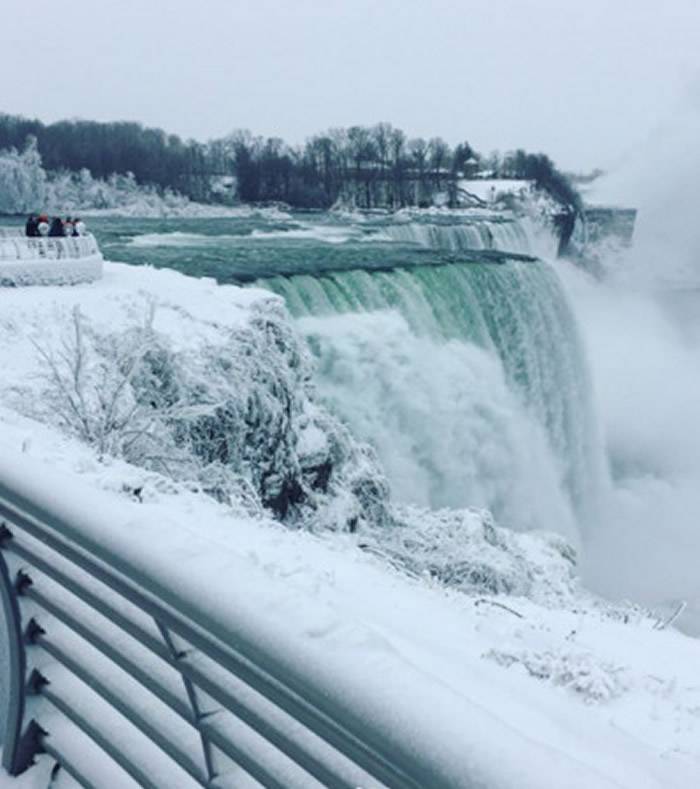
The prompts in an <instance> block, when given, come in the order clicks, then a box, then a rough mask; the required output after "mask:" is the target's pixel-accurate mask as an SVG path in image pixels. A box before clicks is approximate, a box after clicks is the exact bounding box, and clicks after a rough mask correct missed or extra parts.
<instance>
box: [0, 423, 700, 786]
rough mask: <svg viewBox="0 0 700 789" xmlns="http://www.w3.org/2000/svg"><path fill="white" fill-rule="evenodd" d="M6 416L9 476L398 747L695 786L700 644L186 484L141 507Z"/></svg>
mask: <svg viewBox="0 0 700 789" xmlns="http://www.w3.org/2000/svg"><path fill="white" fill-rule="evenodd" d="M10 419H11V421H10ZM0 420H3V421H0V435H1V436H2V438H0V447H1V448H2V453H0V458H1V460H0V475H2V477H3V479H5V480H14V481H15V484H17V485H18V486H19V487H21V488H24V489H26V490H28V491H29V492H30V493H31V492H33V493H35V495H38V496H44V497H45V496H47V495H49V496H50V497H51V499H52V503H53V505H54V506H55V507H57V508H58V509H60V510H61V511H63V512H65V513H66V514H67V515H69V516H70V517H71V519H73V520H75V521H76V522H78V523H80V522H84V521H85V513H86V512H90V513H102V515H100V516H99V517H98V516H97V515H95V517H94V518H93V517H91V518H90V524H86V528H89V529H93V530H94V531H93V537H94V539H97V540H99V541H100V543H101V544H102V545H104V546H105V547H107V548H109V549H110V550H113V551H115V552H116V553H118V554H119V555H121V556H124V557H125V558H126V559H127V560H128V561H129V562H130V563H132V564H134V565H135V566H137V567H139V568H140V569H141V570H144V571H147V572H148V574H149V575H150V576H151V577H152V578H153V579H154V582H155V583H166V584H168V585H169V586H172V587H174V588H175V589H177V590H178V593H179V594H180V595H181V596H182V597H183V598H187V599H189V600H190V601H191V602H192V603H193V605H194V606H195V608H196V609H198V610H200V611H201V613H202V621H203V622H209V623H211V624H213V625H215V626H216V627H217V628H219V629H220V630H221V632H227V630H228V629H230V628H231V627H232V616H234V613H233V612H235V617H236V633H237V638H238V639H239V643H241V639H242V641H243V642H244V643H247V644H248V645H250V646H251V647H253V648H261V649H264V650H265V651H266V652H269V653H271V654H273V655H275V658H276V659H277V660H278V661H279V665H280V666H281V667H282V668H283V670H284V671H285V672H288V673H289V675H291V676H294V677H295V678H297V679H300V678H301V679H305V680H306V681H308V680H310V679H311V678H313V681H314V682H315V683H318V684H319V685H320V686H321V687H322V688H323V689H324V693H325V697H326V698H327V700H328V702H329V704H332V705H337V708H338V709H339V710H345V711H352V713H353V715H355V716H357V719H358V720H360V721H361V722H362V723H363V724H364V725H365V726H366V727H367V728H368V730H369V731H371V732H372V733H375V734H379V735H381V736H384V737H386V738H388V739H389V740H390V741H392V742H395V743H396V747H397V748H398V749H399V750H400V751H410V750H411V749H413V748H415V749H416V750H417V751H418V752H420V753H427V754H429V760H430V761H431V768H432V769H434V770H436V771H437V772H438V774H440V775H442V776H443V777H446V779H447V780H451V781H452V784H453V785H454V786H456V787H459V786H465V787H466V786H482V785H483V786H488V787H490V788H491V787H493V788H495V789H498V788H499V787H504V789H505V788H507V789H510V787H513V789H516V787H517V789H528V788H529V787H532V789H543V788H544V789H546V788H547V787H552V789H554V788H555V787H556V788H557V789H559V787H562V786H567V787H581V789H583V788H584V787H585V789H597V788H598V787H601V788H602V787H617V789H619V788H620V787H630V789H632V787H634V789H646V788H648V789H651V788H652V787H658V789H661V787H664V788H665V787H668V786H677V787H691V786H694V785H696V782H697V781H698V780H699V779H700V747H699V746H698V741H699V738H698V732H699V729H700V720H699V718H698V714H697V709H698V704H699V702H700V695H699V694H700V691H698V688H697V682H696V666H697V661H698V659H699V658H700V647H699V645H698V642H697V641H694V640H692V639H688V638H686V637H684V636H682V635H680V634H678V633H676V632H674V631H670V630H669V631H664V630H661V631H659V630H655V629H653V627H652V623H651V622H650V621H649V620H648V619H646V618H644V617H642V616H641V615H637V616H634V615H632V614H630V615H628V617H627V619H626V620H625V619H623V618H618V617H615V616H612V615H610V614H609V613H608V612H606V611H604V610H602V609H596V608H595V607H594V606H585V605H579V606H577V607H576V609H574V610H571V609H569V610H566V609H558V610H556V609H555V610H552V609H545V608H542V607H541V606H538V605H536V604H535V603H533V602H532V601H529V600H526V599H524V598H518V597H513V598H503V597H494V596H478V597H476V598H474V597H467V596H465V595H462V594H458V593H455V592H450V591H448V590H445V589H443V588H442V587H440V586H439V585H435V584H434V583H433V582H431V581H430V580H429V579H428V578H425V577H419V578H416V579H413V580H412V579H409V578H407V577H406V576H405V575H404V574H403V573H392V572H387V569H386V565H385V563H384V561H383V560H382V559H381V558H378V557H376V556H373V555H368V554H367V552H366V551H364V550H363V549H362V548H361V545H362V541H361V539H360V537H359V536H358V535H345V536H342V537H341V536H338V535H336V536H333V537H331V536H330V535H326V536H323V535H313V534H310V533H308V532H303V531H302V532H298V531H288V530H285V529H283V528H282V527H281V526H279V525H277V524H275V523H272V522H270V521H269V520H268V519H265V518H262V519H251V518H241V517H237V516H236V515H235V514H233V513H232V512H231V510H230V508H228V507H225V506H223V505H221V504H218V503H216V502H214V501H213V500H211V499H207V498H202V497H201V496H199V495H197V494H196V493H193V492H190V491H187V490H183V489H180V490H177V491H175V490H171V491H168V490H166V489H165V488H163V489H161V490H157V489H156V488H155V487H154V486H153V485H151V486H150V488H149V490H148V491H146V492H144V493H142V494H141V496H140V497H137V496H135V495H134V494H133V492H132V490H131V482H132V480H133V475H134V473H135V471H134V469H131V468H129V467H128V466H126V465H125V464H123V463H122V462H119V461H113V462H110V463H108V464H100V463H98V462H96V460H95V458H94V455H92V453H91V452H90V451H89V450H88V449H87V448H85V447H84V446H81V445H79V444H77V443H75V442H74V441H72V440H70V439H66V438H65V437H61V436H60V434H58V433H56V432H54V431H52V430H50V429H49V430H47V429H45V428H40V427H39V426H37V425H36V423H33V422H31V421H29V420H24V419H22V418H20V419H17V418H16V417H11V416H10V414H8V412H6V411H5V412H3V411H0ZM5 420H8V421H5ZM22 447H23V451H21V448H22ZM47 462H48V463H50V466H51V467H50V466H49V465H46V464H47ZM67 471H70V472H71V473H66V472H67ZM76 472H79V473H80V475H81V476H82V480H78V479H77V478H76ZM97 488H99V490H98V489H97ZM156 545H157V546H158V550H157V551H156V550H154V548H153V546H156ZM182 557H187V558H186V559H185V560H184V561H183V559H182Z"/></svg>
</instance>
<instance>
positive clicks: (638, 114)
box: [0, 0, 700, 169]
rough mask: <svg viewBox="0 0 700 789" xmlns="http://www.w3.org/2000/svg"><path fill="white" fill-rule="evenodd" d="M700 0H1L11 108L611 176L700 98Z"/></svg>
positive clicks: (0, 55)
mask: <svg viewBox="0 0 700 789" xmlns="http://www.w3.org/2000/svg"><path fill="white" fill-rule="evenodd" d="M699 86H700V0H374V1H373V2H372V1H371V0H70V2H69V3H67V4H66V3H60V2H55V1H54V2H48V1H47V0H2V4H1V7H0V111H6V112H11V113H20V114H23V115H28V116H31V117H39V118H41V119H42V120H45V121H52V120H57V119H60V118H70V117H81V118H94V119H98V120H116V119H128V120H139V121H142V122H143V123H145V124H147V125H155V126H161V127H163V128H165V129H166V130H168V131H172V132H176V133H178V134H181V135H183V136H184V137H195V138H197V139H208V138H210V137H213V136H219V135H222V134H225V133H226V132H229V131H231V130H232V129H234V128H249V129H251V130H252V131H253V132H256V133H260V134H264V135H276V136H281V137H284V138H285V139H287V140H289V141H290V142H301V141H303V140H304V139H305V137H306V136H308V135H310V134H312V133H314V132H317V131H322V130H324V129H326V128H329V127H332V126H348V125H352V124H355V123H361V124H373V123H376V122H378V121H380V120H386V121H390V122H391V123H393V124H394V125H397V126H400V127H402V128H403V129H404V130H405V131H406V132H407V134H408V135H409V136H419V135H420V136H424V137H430V136H434V135H441V136H443V137H445V139H447V140H448V141H449V142H451V143H456V142H458V141H459V140H461V139H467V140H469V141H470V142H471V143H472V145H474V146H475V147H476V148H477V149H478V150H481V151H482V152H485V153H487V152H489V151H490V150H492V149H494V148H499V149H501V150H507V149H509V148H514V147H516V146H517V147H524V148H527V149H530V150H543V151H545V152H547V153H549V154H550V155H551V156H552V158H553V159H555V161H557V162H558V163H559V164H561V165H562V166H564V167H567V168H575V169H587V168H590V167H593V166H598V165H600V166H604V167H608V166H611V165H614V164H615V163H616V161H618V160H619V159H620V158H622V157H624V155H625V153H626V151H627V150H628V149H629V148H630V147H632V146H634V145H637V144H639V143H641V142H643V140H644V139H645V137H646V136H647V135H649V134H650V133H651V132H652V131H653V130H654V129H655V128H657V127H658V126H659V125H660V124H663V123H667V122H668V119H669V117H672V116H673V115H674V114H675V113H676V112H678V111H679V110H680V108H681V107H683V106H684V104H685V103H688V102H689V101H690V100H691V97H692V96H693V95H694V96H695V97H696V99H697V96H698V95H699V94H700V87H699Z"/></svg>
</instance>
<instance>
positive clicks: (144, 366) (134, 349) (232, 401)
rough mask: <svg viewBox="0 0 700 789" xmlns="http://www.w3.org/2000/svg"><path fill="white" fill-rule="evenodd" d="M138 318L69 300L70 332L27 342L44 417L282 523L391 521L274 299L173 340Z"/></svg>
mask: <svg viewBox="0 0 700 789" xmlns="http://www.w3.org/2000/svg"><path fill="white" fill-rule="evenodd" d="M153 309H154V308H153V307H151V308H150V310H149V311H148V312H147V314H146V315H145V317H144V318H143V319H141V320H139V321H137V322H134V323H132V325H130V326H128V327H126V328H123V327H122V328H121V329H119V330H115V331H107V330H105V329H104V328H101V329H98V328H96V327H95V326H94V325H93V324H92V323H91V322H90V321H89V320H88V319H87V318H86V317H84V316H83V315H82V314H81V313H80V311H79V310H78V309H77V308H76V309H74V310H73V312H72V314H71V318H70V321H69V324H70V329H69V330H68V331H66V332H65V334H64V335H63V336H62V337H60V338H59V339H58V340H54V341H53V342H52V343H51V344H49V345H46V344H41V343H39V342H36V343H35V347H36V350H37V353H38V354H39V356H40V357H41V359H42V361H43V362H44V367H45V370H46V373H45V386H44V391H43V393H42V397H41V398H40V400H39V402H40V403H41V404H42V405H41V406H35V408H37V407H38V408H43V418H45V419H47V420H50V421H52V422H54V423H57V424H59V425H60V426H61V427H63V428H64V429H66V430H68V431H69V432H70V433H72V434H74V435H76V436H78V437H79V438H80V439H81V440H83V441H85V442H86V443H89V444H90V445H92V446H94V447H95V449H96V451H97V452H98V454H99V455H100V456H103V457H104V456H110V455H111V456H115V457H122V458H124V459H126V460H127V461H129V462H130V463H133V464H135V465H138V466H141V467H143V468H146V469H149V470H152V471H157V472H159V473H161V474H165V475H167V476H169V477H170V478H172V479H174V480H179V481H183V482H187V483H188V484H190V485H194V486H196V487H198V488H199V489H201V490H202V491H203V492H206V493H208V494H209V495H212V496H214V497H215V498H217V499H219V500H221V501H226V502H229V503H230V502H233V501H236V502H238V503H241V502H244V504H245V506H246V508H247V509H248V511H259V510H260V508H261V506H262V507H265V508H267V509H268V510H270V511H271V512H273V513H274V514H275V515H276V516H277V517H279V518H281V519H283V520H285V521H286V522H287V523H290V524H295V525H304V526H306V527H308V528H318V529H328V528H332V529H347V530H355V529H357V528H360V527H362V526H364V525H365V524H368V523H370V522H371V523H372V524H374V525H386V524H387V523H388V522H390V520H391V518H390V514H389V504H388V501H389V497H388V485H387V482H386V480H385V478H384V475H383V473H382V472H381V470H380V468H379V466H378V464H377V461H376V458H375V456H374V453H373V452H372V450H370V449H369V447H367V446H363V445H360V444H357V443H356V442H355V441H354V440H353V439H352V437H351V436H350V434H349V433H348V431H347V430H346V429H345V428H344V427H343V426H342V425H341V424H340V423H338V422H337V420H335V419H334V418H333V417H332V416H331V415H330V414H329V413H328V412H327V411H325V410H324V409H323V408H322V407H320V406H319V405H318V404H317V403H316V402H315V400H314V393H313V387H312V385H311V365H310V359H309V356H308V354H307V351H306V348H305V346H304V345H303V343H302V342H301V341H300V339H299V338H298V336H297V335H296V333H295V332H294V330H293V329H292V325H291V323H290V321H289V320H288V317H287V314H286V312H285V310H284V308H283V307H282V306H281V302H277V301H276V300H270V301H267V302H265V304H264V305H263V306H254V307H252V308H251V317H250V320H249V321H248V323H247V325H245V326H243V327H238V328H235V329H232V330H230V331H229V332H228V333H227V336H226V341H225V342H224V343H223V344H219V343H215V344H204V345H202V346H200V347H198V348H197V350H196V351H192V350H180V351H175V350H173V348H172V346H171V343H170V341H169V340H168V338H167V337H165V336H164V335H162V334H159V333H158V332H156V331H155V330H154V329H153V316H154V313H153Z"/></svg>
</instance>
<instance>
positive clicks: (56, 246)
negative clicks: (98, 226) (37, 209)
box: [0, 231, 100, 261]
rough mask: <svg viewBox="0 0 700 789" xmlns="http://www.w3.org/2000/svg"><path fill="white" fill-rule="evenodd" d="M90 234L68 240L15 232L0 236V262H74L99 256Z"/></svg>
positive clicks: (95, 242)
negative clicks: (28, 235)
mask: <svg viewBox="0 0 700 789" xmlns="http://www.w3.org/2000/svg"><path fill="white" fill-rule="evenodd" d="M99 254H100V250H99V247H98V246H97V241H95V237H94V236H93V235H91V234H87V235H84V236H73V237H70V238H60V237H57V238H28V237H27V236H24V235H21V234H20V233H16V232H7V231H6V232H5V233H3V234H1V235H0V261H14V260H39V261H43V260H75V259H76V258H86V257H91V256H95V255H99Z"/></svg>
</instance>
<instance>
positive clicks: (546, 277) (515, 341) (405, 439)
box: [258, 262, 597, 536]
mask: <svg viewBox="0 0 700 789" xmlns="http://www.w3.org/2000/svg"><path fill="white" fill-rule="evenodd" d="M258 284H260V285H262V286H264V287H268V288H270V289H272V290H274V291H275V292H277V293H279V294H280V295H282V296H283V297H284V298H285V300H286V302H287V305H288V307H289V309H290V311H291V312H292V314H293V315H294V316H296V317H297V318H299V319H300V326H301V328H302V330H303V331H304V332H305V333H306V335H307V337H308V339H309V342H310V345H311V348H312V350H313V351H314V353H315V354H316V356H317V357H318V370H319V376H318V386H319V389H320V393H321V395H322V396H323V397H324V398H325V399H326V400H327V401H328V402H329V403H330V405H331V406H332V408H333V409H334V410H335V411H336V412H337V413H338V414H339V415H340V416H342V417H343V418H344V419H345V420H346V421H347V422H348V423H349V425H350V427H351V429H352V430H353V432H354V433H355V434H356V435H357V436H358V437H361V438H363V439H365V440H367V441H369V442H370V443H373V444H374V446H375V447H376V448H377V450H378V451H379V454H380V456H381V458H382V461H383V462H384V464H385V466H386V468H387V470H388V473H389V477H390V480H391V482H392V485H393V489H394V494H395V496H396V497H397V498H398V499H400V500H405V501H410V502H414V503H418V504H425V505H429V506H432V507H439V506H466V505H482V506H487V507H489V508H491V509H492V510H493V511H494V513H495V514H496V515H497V517H498V518H499V519H500V520H501V521H502V522H503V523H505V524H508V525H511V526H513V527H516V528H533V527H539V528H548V529H553V530H557V531H559V532H563V533H565V534H567V535H569V536H574V535H575V533H576V530H577V526H576V522H577V521H580V519H581V518H582V517H583V516H584V515H585V513H586V512H587V510H588V508H589V507H590V506H591V505H592V503H593V502H595V500H596V497H597V493H596V485H597V469H596V447H595V445H594V444H595V442H594V441H593V439H592V436H594V435H595V430H594V429H593V427H592V424H593V417H592V412H591V402H590V387H589V382H588V377H587V372H586V367H585V363H584V360H583V354H582V350H581V346H580V343H579V338H578V335H577V330H576V326H575V324H574V321H573V319H572V316H571V314H570V312H569V309H568V306H567V302H566V299H565V297H564V294H563V292H562V290H561V288H560V286H559V282H558V280H557V277H556V275H555V273H554V272H553V271H552V270H551V268H550V267H549V266H548V265H547V264H545V263H539V262H538V263H522V262H509V263H508V264H506V265H502V266H496V265H488V264H450V265H441V266H430V265H428V266H416V267H411V268H410V269H396V270H393V271H389V272H367V271H349V272H340V273H327V274H324V275H317V276H311V275H296V276H291V277H273V278H269V279H265V280H261V281H260V282H259V283H258Z"/></svg>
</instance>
